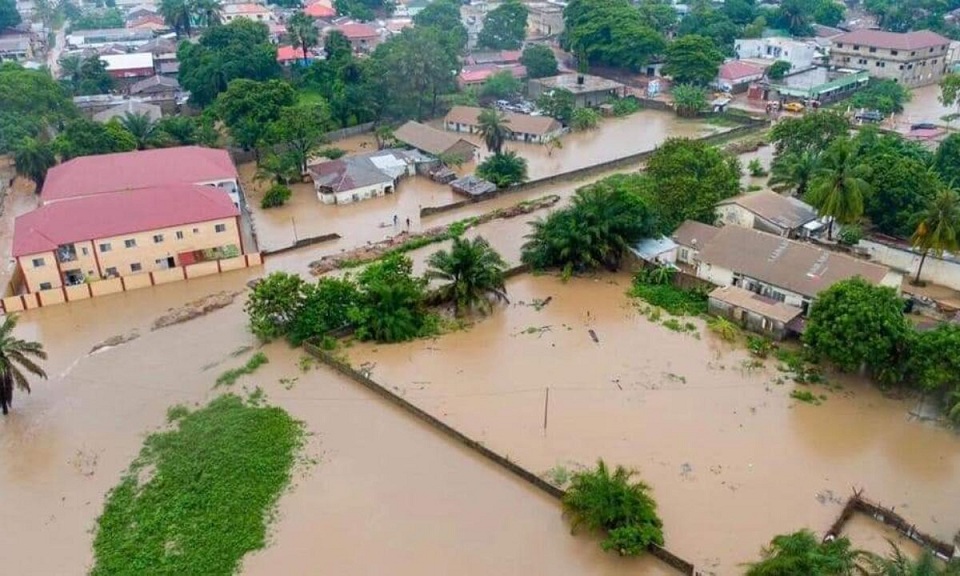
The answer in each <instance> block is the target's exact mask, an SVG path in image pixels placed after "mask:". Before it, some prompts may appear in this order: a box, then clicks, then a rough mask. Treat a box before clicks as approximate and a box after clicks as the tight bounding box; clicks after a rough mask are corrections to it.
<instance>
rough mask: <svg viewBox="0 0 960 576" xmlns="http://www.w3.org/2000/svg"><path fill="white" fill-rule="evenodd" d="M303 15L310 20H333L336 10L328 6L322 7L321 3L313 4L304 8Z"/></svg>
mask: <svg viewBox="0 0 960 576" xmlns="http://www.w3.org/2000/svg"><path fill="white" fill-rule="evenodd" d="M303 13H304V14H306V15H307V16H309V17H311V18H333V17H334V16H336V15H337V11H336V10H334V9H333V8H331V7H330V6H326V5H324V3H323V2H314V3H313V4H311V5H309V6H307V7H306V8H304V9H303Z"/></svg>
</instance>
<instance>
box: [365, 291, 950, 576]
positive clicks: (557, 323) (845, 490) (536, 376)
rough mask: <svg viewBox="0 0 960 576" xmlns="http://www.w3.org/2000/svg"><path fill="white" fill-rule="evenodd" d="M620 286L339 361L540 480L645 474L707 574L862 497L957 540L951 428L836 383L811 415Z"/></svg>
mask: <svg viewBox="0 0 960 576" xmlns="http://www.w3.org/2000/svg"><path fill="white" fill-rule="evenodd" d="M628 284H629V278H628V277H627V276H626V275H617V276H601V277H598V278H594V279H574V280H571V281H570V282H568V283H566V284H564V283H562V282H560V281H559V280H558V279H556V278H554V277H550V276H544V277H535V276H521V277H517V278H515V279H513V280H511V281H510V282H509V283H508V294H509V296H510V298H511V301H512V303H513V304H512V305H510V306H509V307H507V308H502V309H499V310H498V311H497V312H495V313H494V314H493V315H492V316H491V317H489V318H487V319H485V320H483V321H482V322H479V323H477V324H476V325H475V326H473V327H472V328H471V329H469V330H467V331H464V332H458V333H454V334H449V335H446V336H444V337H442V338H439V339H437V340H433V341H418V342H413V343H408V344H402V345H392V346H384V345H371V344H358V345H355V346H353V347H352V348H350V349H348V350H347V353H348V356H349V359H350V361H351V363H352V364H353V365H354V366H363V367H365V368H367V369H369V370H371V371H372V376H373V378H374V379H375V380H377V381H379V382H381V383H383V384H385V385H386V386H388V387H391V388H395V389H396V390H398V391H399V392H400V393H401V394H403V395H404V396H405V397H406V398H407V399H408V400H410V401H412V402H414V403H416V404H417V405H419V406H421V407H423V408H425V409H427V410H428V411H430V412H431V413H432V414H434V415H436V416H438V417H440V418H442V419H443V420H444V421H445V422H447V423H449V424H451V425H453V426H454V427H456V428H458V429H459V430H461V431H463V432H465V433H466V434H468V435H470V436H472V437H474V438H477V439H479V440H481V441H483V442H484V443H485V444H486V445H487V446H489V447H491V448H492V449H494V450H497V451H499V452H501V453H503V454H506V455H508V456H509V457H510V458H512V459H516V460H517V461H519V462H520V463H522V464H523V465H524V466H526V467H528V468H529V469H532V470H534V471H537V472H545V471H547V470H548V469H551V468H553V467H556V466H564V467H567V468H571V469H575V468H577V467H579V466H589V465H591V464H592V463H593V462H594V461H595V460H596V459H597V458H604V459H605V460H607V461H608V462H610V463H618V464H624V465H627V466H631V467H634V468H637V469H638V470H639V471H640V473H641V475H642V477H643V478H644V479H646V480H647V481H648V482H649V483H650V484H651V485H652V487H653V492H654V495H655V497H656V499H657V501H658V502H659V505H660V511H661V516H662V517H663V518H664V522H665V535H666V539H667V546H668V547H669V548H670V549H671V550H673V551H675V552H677V553H679V554H680V555H682V556H685V557H687V558H688V559H689V560H691V561H694V562H695V563H696V564H697V565H698V568H700V569H701V570H710V571H714V572H716V573H719V574H732V573H737V572H738V569H737V565H738V563H740V562H744V561H749V560H752V559H754V558H755V557H756V556H757V554H758V552H759V550H760V547H761V546H762V545H763V544H765V543H766V542H767V541H768V540H769V539H770V538H771V537H772V536H773V535H774V534H777V533H782V532H788V531H793V530H796V529H799V528H801V527H809V528H811V529H813V530H815V531H823V530H825V529H826V528H827V527H828V526H829V525H830V524H831V522H832V521H833V519H834V517H835V516H836V514H837V513H838V511H839V509H840V507H841V506H842V503H843V501H844V500H845V499H846V497H847V496H848V495H849V493H850V491H851V488H852V487H862V488H865V489H866V494H867V495H868V496H869V497H872V498H875V499H879V500H882V501H883V502H885V503H889V504H895V505H896V506H897V510H898V511H900V512H901V513H903V514H905V515H907V516H908V517H909V518H910V519H911V520H912V521H914V522H916V523H917V524H918V526H920V527H921V528H922V529H924V530H927V531H929V532H932V533H933V534H935V535H936V536H938V537H940V538H943V539H945V540H948V541H949V540H950V539H951V538H952V537H953V535H954V534H955V533H956V531H957V529H958V528H960V525H958V519H960V498H958V496H957V492H956V486H957V482H958V479H960V439H958V438H957V436H956V434H955V433H953V432H951V431H948V430H944V429H940V428H937V427H934V426H932V425H927V424H921V423H917V422H912V421H910V420H909V419H908V409H909V407H910V406H909V405H908V404H906V403H904V402H901V401H896V400H891V399H888V398H884V397H883V396H882V395H880V394H879V393H878V392H877V391H876V389H875V388H874V387H873V386H872V385H869V384H868V383H865V382H861V381H859V380H856V379H851V378H845V377H841V376H831V378H830V382H831V386H821V387H817V388H816V389H815V390H814V391H815V393H817V394H824V395H825V396H827V399H826V400H825V401H824V402H823V403H822V404H821V405H819V406H813V405H808V404H804V403H800V402H798V401H796V400H793V399H791V398H790V397H789V393H790V391H791V390H793V388H794V384H792V383H789V382H784V380H786V378H784V376H783V374H781V373H780V372H778V371H777V370H776V368H775V364H776V362H775V361H774V360H767V361H766V363H765V365H763V366H760V367H758V366H754V365H753V364H752V363H751V362H750V360H751V359H750V357H749V356H748V355H747V354H746V353H745V351H743V350H740V349H736V348H733V347H731V345H729V344H725V343H722V342H719V341H717V340H716V339H715V338H714V337H713V336H712V335H711V334H710V333H708V332H707V331H706V329H705V327H704V326H703V323H702V322H701V321H699V320H694V321H693V322H694V324H696V325H697V327H698V334H699V339H697V338H695V337H694V336H693V335H691V334H681V333H676V332H672V331H670V330H668V329H666V328H665V327H663V326H661V325H658V324H655V323H652V322H650V321H648V320H647V319H645V318H644V317H642V316H640V315H639V314H638V312H637V311H636V310H635V309H634V306H633V304H632V303H631V301H629V300H628V298H627V297H626V296H625V295H624V292H625V290H626V289H627V287H628ZM547 298H552V300H551V301H550V302H549V304H546V305H544V304H543V302H544V301H545V300H546V299H547ZM590 330H593V331H594V333H595V334H596V335H597V338H598V340H599V342H598V343H595V342H594V341H593V340H592V339H591V335H590V333H589V331H590ZM547 388H549V390H550V391H549V403H547ZM545 405H546V406H545ZM545 412H546V417H545V414H544V413H545ZM545 419H546V422H547V424H546V428H544V421H545Z"/></svg>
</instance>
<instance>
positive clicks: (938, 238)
mask: <svg viewBox="0 0 960 576" xmlns="http://www.w3.org/2000/svg"><path fill="white" fill-rule="evenodd" d="M958 231H960V196H958V195H957V191H956V190H954V189H952V188H948V187H947V186H944V187H943V188H942V189H941V190H940V191H939V192H938V193H937V195H936V196H935V197H934V198H933V199H932V200H931V201H930V203H929V205H928V206H927V208H926V209H925V210H924V211H923V213H922V214H921V215H920V223H919V224H917V229H916V231H915V232H914V233H913V236H912V237H911V238H910V243H911V244H913V246H914V247H915V248H919V249H920V250H922V251H923V256H921V257H920V265H919V266H917V277H916V278H915V279H914V283H919V282H920V273H921V272H922V271H923V263H924V262H925V261H926V259H927V254H929V253H930V252H933V253H934V254H935V255H937V256H941V255H943V252H944V251H945V250H949V251H951V252H956V251H957V250H958V249H960V241H958Z"/></svg>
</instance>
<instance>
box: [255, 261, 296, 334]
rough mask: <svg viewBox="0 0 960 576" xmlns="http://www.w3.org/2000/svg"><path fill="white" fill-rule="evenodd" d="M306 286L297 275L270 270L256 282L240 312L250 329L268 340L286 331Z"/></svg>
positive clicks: (294, 318)
mask: <svg viewBox="0 0 960 576" xmlns="http://www.w3.org/2000/svg"><path fill="white" fill-rule="evenodd" d="M308 290H309V285H308V284H307V283H306V282H304V281H303V278H301V277H300V276H299V275H297V274H288V273H286V272H273V273H272V274H270V275H269V276H267V277H266V278H264V279H262V280H260V281H259V282H257V283H256V285H255V286H254V287H253V290H251V292H250V295H249V296H248V297H247V302H246V305H245V306H244V311H245V312H246V313H247V316H248V317H249V320H250V331H251V332H253V333H254V335H255V336H257V338H259V339H261V340H263V341H265V342H269V341H270V340H273V339H274V338H277V337H280V336H283V335H285V334H286V333H287V331H288V329H289V328H290V325H291V324H292V323H293V322H294V321H295V320H296V317H297V314H299V312H300V310H301V308H302V307H303V302H304V300H305V299H306V296H307V292H308Z"/></svg>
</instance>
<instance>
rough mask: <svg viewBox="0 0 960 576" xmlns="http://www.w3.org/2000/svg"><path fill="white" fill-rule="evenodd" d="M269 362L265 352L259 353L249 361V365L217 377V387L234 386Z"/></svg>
mask: <svg viewBox="0 0 960 576" xmlns="http://www.w3.org/2000/svg"><path fill="white" fill-rule="evenodd" d="M267 362H269V360H267V355H266V354H264V353H263V352H257V353H256V354H254V355H253V356H251V357H250V359H249V360H247V363H246V364H244V365H243V366H241V367H239V368H231V369H229V370H227V371H226V372H224V373H223V374H221V375H219V376H217V386H232V385H233V384H234V383H236V381H237V380H239V379H240V377H241V376H244V375H246V374H253V373H254V372H255V371H256V370H257V368H259V367H261V366H263V365H264V364H266V363H267Z"/></svg>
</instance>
